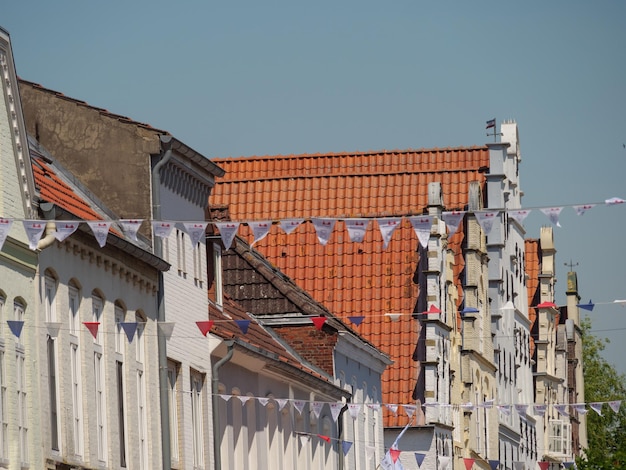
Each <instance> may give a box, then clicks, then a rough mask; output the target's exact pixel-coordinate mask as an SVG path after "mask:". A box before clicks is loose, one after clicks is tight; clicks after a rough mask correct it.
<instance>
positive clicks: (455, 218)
mask: <svg viewBox="0 0 626 470" xmlns="http://www.w3.org/2000/svg"><path fill="white" fill-rule="evenodd" d="M464 215H465V212H464V211H452V212H444V213H443V214H441V220H443V221H444V222H445V223H446V225H447V226H448V230H449V231H450V233H449V234H448V236H449V237H451V236H452V235H454V234H455V233H456V231H457V230H458V228H459V224H460V223H461V220H463V216H464Z"/></svg>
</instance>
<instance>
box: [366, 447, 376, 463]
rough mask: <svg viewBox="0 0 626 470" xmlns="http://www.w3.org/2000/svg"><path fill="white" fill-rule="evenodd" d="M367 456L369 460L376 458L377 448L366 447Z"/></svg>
mask: <svg viewBox="0 0 626 470" xmlns="http://www.w3.org/2000/svg"><path fill="white" fill-rule="evenodd" d="M365 455H366V456H367V460H372V459H373V458H374V457H376V447H374V446H370V445H366V446H365Z"/></svg>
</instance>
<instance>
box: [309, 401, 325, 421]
mask: <svg viewBox="0 0 626 470" xmlns="http://www.w3.org/2000/svg"><path fill="white" fill-rule="evenodd" d="M323 406H324V403H323V402H321V401H314V402H313V403H311V409H312V410H313V414H314V415H315V417H316V418H319V417H320V413H321V412H322V407H323Z"/></svg>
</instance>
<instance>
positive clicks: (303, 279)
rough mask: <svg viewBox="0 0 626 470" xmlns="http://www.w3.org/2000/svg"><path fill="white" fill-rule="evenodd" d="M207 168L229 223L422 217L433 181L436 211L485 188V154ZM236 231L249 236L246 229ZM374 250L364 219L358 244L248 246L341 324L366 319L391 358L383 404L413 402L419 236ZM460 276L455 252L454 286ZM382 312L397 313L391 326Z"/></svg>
mask: <svg viewBox="0 0 626 470" xmlns="http://www.w3.org/2000/svg"><path fill="white" fill-rule="evenodd" d="M214 161H215V162H216V163H217V164H219V165H220V166H221V167H222V168H224V170H226V175H225V176H224V178H222V179H221V180H218V181H217V184H216V186H215V188H214V189H213V192H212V194H211V198H210V202H211V204H220V205H221V204H224V205H228V208H229V210H230V214H231V217H232V219H233V220H236V221H241V222H245V221H251V220H268V219H271V220H274V221H276V220H280V219H284V218H292V217H295V218H304V219H309V218H311V217H333V218H338V219H341V218H348V217H358V216H366V217H386V216H408V215H414V214H422V213H424V211H425V210H426V208H427V205H428V183H430V182H439V183H441V188H442V192H443V198H444V204H445V208H444V210H454V209H461V210H462V209H464V208H466V205H467V203H468V192H469V184H470V183H471V182H473V181H478V182H479V183H480V184H481V186H484V183H485V173H486V171H487V169H488V167H489V152H488V149H487V147H461V148H446V149H430V150H429V149H422V150H404V151H381V152H366V153H338V154H326V155H288V156H269V157H268V156H264V157H249V158H233V159H216V160H214ZM461 231H462V230H461ZM240 233H241V234H242V235H243V236H244V237H250V236H251V234H250V232H249V231H248V230H247V229H246V228H245V227H244V229H242V231H241V232H240ZM462 236H463V235H462V233H460V234H459V235H455V236H454V237H453V238H452V240H451V243H452V244H455V245H456V246H458V244H459V243H460V241H459V240H460V239H462ZM382 244H383V242H382V236H381V234H380V232H379V230H378V228H377V226H376V223H375V222H373V221H372V222H370V225H369V229H368V231H367V233H366V236H365V239H364V241H363V242H362V243H353V242H351V241H350V240H349V238H348V235H347V232H346V231H345V227H344V224H343V222H338V223H337V224H336V225H335V228H334V231H333V233H332V236H331V238H330V240H329V242H328V244H327V245H326V246H322V245H321V244H320V242H319V240H318V238H317V235H316V233H315V230H314V229H313V227H312V225H311V224H310V223H306V224H303V225H301V226H300V227H299V228H298V229H297V230H296V231H295V232H293V233H292V234H291V235H286V234H285V233H284V232H283V231H282V230H280V229H279V227H278V226H277V225H274V226H273V227H272V230H271V232H270V235H268V236H267V237H266V238H264V239H263V240H261V241H259V242H257V243H255V245H254V246H255V248H256V249H258V250H259V251H260V252H262V253H263V254H264V255H265V256H266V257H267V258H268V259H269V260H270V261H271V262H272V263H274V264H275V265H276V266H277V268H278V269H280V270H281V271H282V272H284V273H286V274H287V275H288V276H289V277H290V278H292V279H293V280H294V281H295V282H296V283H297V284H298V285H299V286H300V287H302V288H303V289H304V290H306V291H308V292H310V293H311V295H312V296H313V297H314V298H315V299H316V300H318V301H320V302H322V303H323V304H324V305H325V306H326V307H327V308H328V309H329V310H330V311H331V312H333V314H335V315H337V316H339V317H341V318H343V319H344V320H345V321H347V319H348V317H350V316H364V317H365V320H364V322H363V323H362V324H361V326H359V327H357V328H356V329H357V330H358V331H359V332H360V333H361V334H362V335H363V336H364V337H365V338H366V339H368V340H369V341H371V342H372V343H373V344H374V345H376V346H377V347H379V348H380V349H381V350H382V351H383V352H385V353H387V354H388V355H389V356H390V357H391V358H392V360H394V365H393V366H390V367H388V368H387V371H386V372H385V374H384V376H383V400H384V401H385V402H386V403H398V404H402V403H411V402H412V401H413V398H412V397H413V392H414V387H415V383H416V377H417V372H418V371H417V365H416V363H415V362H414V360H413V354H414V352H415V347H416V343H417V339H418V334H417V329H418V326H417V323H416V322H415V320H412V319H411V316H410V315H411V314H412V313H414V312H416V309H417V298H418V285H417V279H418V277H419V276H420V274H421V273H420V272H418V267H417V264H418V260H419V255H418V251H417V237H416V235H415V232H414V230H413V229H412V227H411V226H410V224H409V222H408V221H407V220H404V221H403V223H402V225H401V227H400V228H398V229H396V231H395V232H394V233H393V237H392V239H391V242H390V243H389V246H388V247H387V249H386V250H383V246H382ZM457 251H458V250H457ZM462 269H463V265H462V258H461V254H460V253H457V257H456V267H455V270H454V271H455V276H456V277H457V281H458V277H459V276H460V272H461V271H462ZM457 287H458V286H457ZM387 313H401V314H403V315H402V316H401V317H400V320H399V321H398V322H392V321H390V319H389V317H388V316H386V315H385V314H387ZM418 313H419V312H418ZM386 421H387V423H386V424H387V425H388V426H398V425H403V424H405V422H404V421H401V420H398V419H396V418H395V417H393V416H389V415H388V416H387V417H386Z"/></svg>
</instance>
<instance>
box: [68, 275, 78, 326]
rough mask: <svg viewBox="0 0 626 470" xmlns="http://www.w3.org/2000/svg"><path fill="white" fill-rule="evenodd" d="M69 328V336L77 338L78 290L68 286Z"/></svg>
mask: <svg viewBox="0 0 626 470" xmlns="http://www.w3.org/2000/svg"><path fill="white" fill-rule="evenodd" d="M68 295H69V298H68V303H69V309H68V310H69V311H68V313H69V318H68V320H69V326H70V334H71V335H74V336H78V332H79V331H80V329H79V327H80V316H79V310H78V309H79V305H80V297H79V293H78V289H77V288H76V287H74V286H69V294H68Z"/></svg>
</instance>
